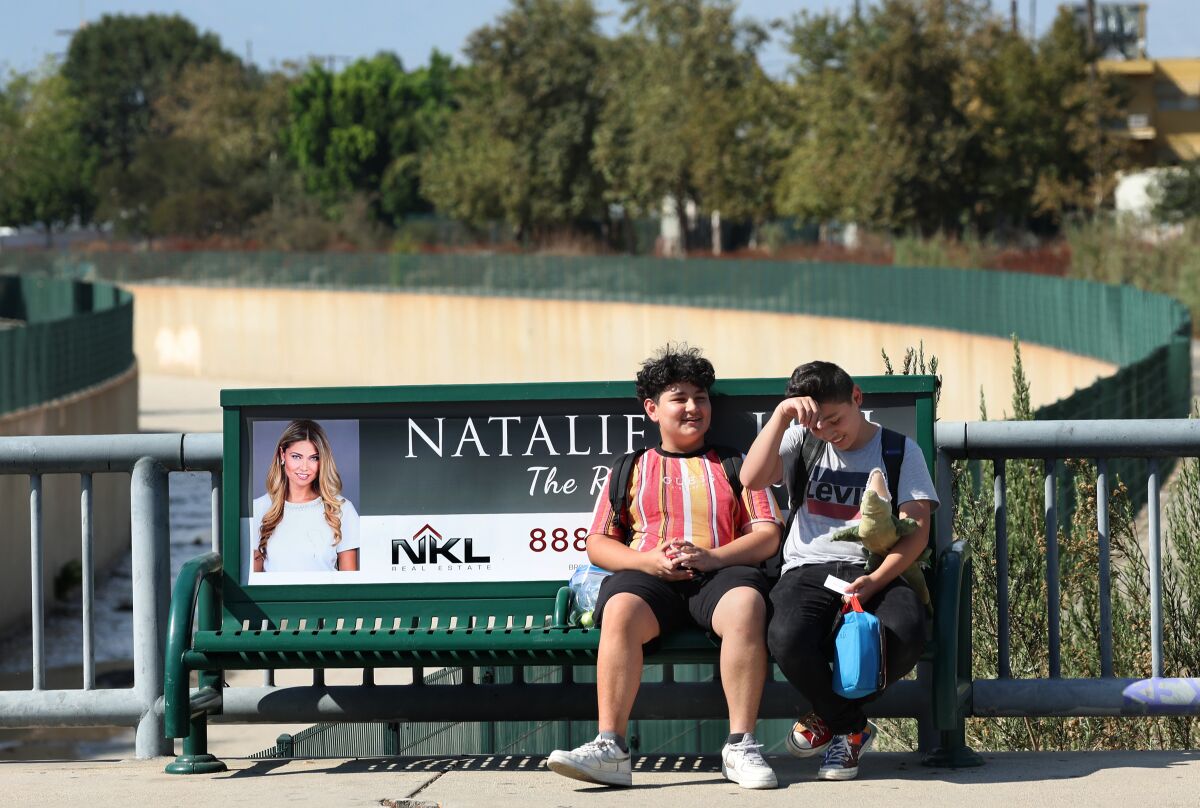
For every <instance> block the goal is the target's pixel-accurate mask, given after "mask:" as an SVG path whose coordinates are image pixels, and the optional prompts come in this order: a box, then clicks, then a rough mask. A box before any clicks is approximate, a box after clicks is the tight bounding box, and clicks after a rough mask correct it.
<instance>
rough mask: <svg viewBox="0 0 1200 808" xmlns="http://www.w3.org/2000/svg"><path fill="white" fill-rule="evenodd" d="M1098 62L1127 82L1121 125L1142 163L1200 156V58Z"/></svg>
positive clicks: (1142, 164) (1162, 162)
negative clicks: (1134, 142)
mask: <svg viewBox="0 0 1200 808" xmlns="http://www.w3.org/2000/svg"><path fill="white" fill-rule="evenodd" d="M1099 67H1100V70H1102V71H1104V72H1105V73H1110V74H1116V75H1119V76H1122V77H1124V78H1125V80H1126V81H1127V82H1128V87H1129V105H1128V108H1127V112H1126V119H1125V121H1124V122H1123V124H1124V126H1123V127H1122V129H1123V131H1125V132H1126V133H1128V135H1129V137H1131V138H1132V139H1133V140H1134V141H1136V142H1137V144H1138V147H1137V150H1136V152H1135V159H1136V160H1137V162H1138V164H1139V165H1141V166H1144V167H1150V166H1161V165H1174V164H1177V163H1180V162H1183V161H1185V160H1195V159H1200V58H1191V59H1145V58H1142V59H1120V60H1102V61H1101V62H1100V63H1099Z"/></svg>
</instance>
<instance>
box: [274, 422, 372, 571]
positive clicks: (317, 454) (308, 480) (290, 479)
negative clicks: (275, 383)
mask: <svg viewBox="0 0 1200 808" xmlns="http://www.w3.org/2000/svg"><path fill="white" fill-rule="evenodd" d="M253 513H254V514H255V515H256V516H257V515H258V514H262V522H261V524H260V526H259V531H258V546H257V547H256V548H255V550H254V571H255V572H329V571H333V570H340V571H346V570H357V569H358V547H359V533H358V511H356V510H355V509H354V505H353V504H352V503H351V502H350V500H348V499H346V498H345V497H343V496H342V478H341V477H340V476H339V475H338V471H337V464H336V463H335V462H334V460H333V451H332V450H331V449H330V446H329V438H328V437H327V436H326V435H325V430H323V429H322V428H321V426H320V424H318V423H317V422H316V421H309V420H299V421H292V422H291V423H290V424H288V425H287V428H286V429H284V430H283V434H282V435H280V437H279V442H278V443H277V444H276V446H275V453H274V455H273V456H272V459H271V467H270V469H269V470H268V471H267V493H265V494H263V495H262V496H261V497H259V498H257V499H256V500H254V504H253Z"/></svg>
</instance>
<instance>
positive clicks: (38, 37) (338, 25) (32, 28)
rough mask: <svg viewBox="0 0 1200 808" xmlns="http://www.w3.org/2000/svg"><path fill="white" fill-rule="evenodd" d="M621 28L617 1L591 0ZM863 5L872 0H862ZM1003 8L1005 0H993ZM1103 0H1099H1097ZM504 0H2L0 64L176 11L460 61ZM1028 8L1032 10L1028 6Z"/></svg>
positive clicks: (1154, 36)
mask: <svg viewBox="0 0 1200 808" xmlns="http://www.w3.org/2000/svg"><path fill="white" fill-rule="evenodd" d="M594 2H595V3H596V6H597V8H598V9H600V11H601V12H602V13H605V14H606V20H605V22H604V28H605V29H606V30H608V31H610V32H611V31H613V30H615V29H616V28H617V27H618V24H619V18H620V10H621V3H620V0H594ZM862 2H863V5H864V6H866V5H869V4H871V3H872V2H875V0H862ZM991 2H992V4H993V5H994V6H995V7H996V8H997V9H1001V10H1003V11H1004V13H1007V9H1008V8H1009V2H1010V0H991ZM1101 2H1103V0H1101ZM853 4H854V0H740V2H739V3H738V8H739V13H740V15H741V16H743V17H750V18H753V19H756V20H759V21H767V20H771V19H778V18H788V17H790V16H792V15H793V14H795V13H796V12H798V11H800V10H807V11H811V12H820V11H827V10H828V11H839V12H843V13H844V12H846V11H848V10H849V9H851V8H852V7H853ZM508 5H509V2H508V0H441V2H436V3H435V2H432V1H431V0H340V2H334V1H333V0H0V67H7V68H9V69H13V70H19V71H28V70H32V69H34V68H36V67H37V66H38V65H40V64H41V63H42V62H43V61H44V60H45V59H46V57H47V56H51V55H54V54H58V55H62V54H63V53H65V51H66V48H67V42H68V40H69V37H70V32H71V31H72V30H73V29H75V28H76V27H78V26H79V24H80V21H81V20H86V21H96V20H98V19H99V18H100V17H101V16H103V15H104V14H151V13H158V14H180V15H182V16H184V17H186V18H188V19H189V20H191V21H192V22H193V23H194V24H195V25H196V26H197V27H198V28H200V29H201V30H207V31H211V32H213V33H215V34H217V35H218V36H219V37H220V38H221V41H222V43H223V44H224V45H225V47H226V48H228V49H229V50H231V51H233V52H235V53H237V54H238V55H240V56H242V57H243V58H245V57H246V56H247V55H249V56H250V58H251V59H252V60H253V61H254V62H256V63H257V64H258V65H260V66H262V67H264V68H270V67H273V66H278V65H280V64H282V63H283V62H285V61H303V60H305V59H306V58H307V57H309V56H318V57H321V58H323V59H326V60H327V61H331V62H332V63H333V64H335V65H337V66H339V67H340V66H341V65H342V64H343V63H344V62H346V61H352V60H354V59H357V58H359V57H363V56H370V55H372V54H375V53H377V52H379V51H381V50H388V51H392V52H394V53H397V54H399V56H400V58H401V60H402V61H403V63H404V65H405V66H406V67H408V68H414V67H417V66H419V65H422V64H425V63H426V62H427V61H428V59H429V54H430V52H431V51H432V50H433V49H434V48H436V49H438V50H440V51H442V52H444V53H449V54H450V55H451V56H453V57H454V58H455V61H462V53H461V48H462V45H463V42H464V41H465V40H466V37H467V35H468V34H470V33H471V31H473V30H475V29H476V28H478V27H479V26H481V25H485V24H487V23H488V22H490V21H492V20H493V19H495V18H496V17H497V16H498V15H499V14H500V13H501V12H502V11H503V10H504V9H505V8H507V7H508ZM1018 7H1019V10H1018V14H1019V16H1020V20H1021V25H1022V26H1023V27H1025V28H1027V27H1028V25H1029V20H1030V17H1031V16H1033V18H1034V20H1035V21H1036V24H1037V29H1038V32H1039V34H1040V33H1042V32H1043V31H1044V30H1045V29H1046V28H1047V27H1049V25H1050V23H1051V21H1052V20H1053V19H1054V14H1055V12H1056V10H1057V7H1058V3H1057V2H1055V0H1041V2H1038V0H1018ZM1149 7H1150V11H1149V20H1148V22H1147V29H1148V32H1149V40H1148V50H1149V53H1150V55H1151V56H1152V57H1155V58H1160V59H1161V58H1169V57H1179V56H1195V57H1200V0H1149ZM1031 9H1032V15H1031ZM760 60H761V62H762V64H763V67H764V68H765V69H766V70H767V71H768V72H770V73H772V74H775V75H780V74H782V73H783V72H784V71H785V69H786V68H787V65H788V62H789V58H788V54H787V51H786V49H785V47H784V44H783V43H782V42H781V41H779V40H778V39H777V40H775V41H773V42H772V43H771V44H770V45H768V46H767V47H766V48H765V49H764V51H763V52H762V53H761V55H760Z"/></svg>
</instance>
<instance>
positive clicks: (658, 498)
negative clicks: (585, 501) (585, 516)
mask: <svg viewBox="0 0 1200 808" xmlns="http://www.w3.org/2000/svg"><path fill="white" fill-rule="evenodd" d="M611 482H612V475H611V474H610V475H609V480H608V482H606V483H605V484H604V490H603V491H601V492H600V498H599V499H598V500H596V508H595V511H594V512H593V516H592V529H591V532H592V533H602V534H604V535H606V536H611V537H613V538H616V539H621V540H622V541H624V540H625V535H626V532H625V531H624V530H622V528H621V525H622V524H623V525H625V526H626V527H627V528H628V529H629V531H628V535H629V536H630V537H631V538H630V540H629V546H630V547H632V548H634V549H635V550H641V551H642V552H649V551H650V550H654V549H656V548H657V547H659V546H660V545H661V544H662V543H664V542H667V543H669V542H672V541H676V540H679V539H683V540H686V541H690V542H691V543H692V544H695V545H697V546H698V547H704V548H707V549H712V548H714V547H722V546H724V545H726V544H729V543H730V542H731V541H733V540H734V539H736V538H737V537H738V536H742V535H745V534H746V533H749V532H750V530H751V528H752V526H753V525H754V523H756V522H774V523H776V524H779V525H782V524H783V520H781V519H780V518H779V507H778V506H777V505H776V504H775V498H774V497H773V496H772V495H771V492H770V491H769V490H764V491H751V490H750V489H748V488H746V489H743V490H742V495H741V496H740V497H737V498H735V497H734V496H733V489H732V488H731V487H730V485H729V478H728V477H727V476H726V475H725V469H724V467H722V465H721V458H720V456H719V455H718V454H717V452H716V450H714V449H706V450H703V451H701V452H696V453H692V454H686V455H677V454H673V453H671V452H666V451H664V450H662V449H648V450H647V451H645V452H643V453H642V455H641V457H639V458H638V460H637V463H635V464H634V467H633V469H632V470H631V471H630V475H629V494H630V495H629V508H628V510H627V512H626V513H624V514H615V513H613V508H612V504H611V503H610V502H609V497H608V486H609V484H610V483H611ZM618 520H620V521H618Z"/></svg>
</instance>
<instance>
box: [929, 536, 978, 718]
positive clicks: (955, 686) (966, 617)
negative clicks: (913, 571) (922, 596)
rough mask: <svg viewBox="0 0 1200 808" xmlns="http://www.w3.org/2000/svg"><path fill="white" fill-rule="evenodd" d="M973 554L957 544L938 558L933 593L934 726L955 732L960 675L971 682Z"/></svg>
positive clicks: (961, 543) (958, 704)
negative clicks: (971, 563) (934, 651)
mask: <svg viewBox="0 0 1200 808" xmlns="http://www.w3.org/2000/svg"><path fill="white" fill-rule="evenodd" d="M970 560H971V550H970V547H969V546H968V545H967V543H966V542H965V541H956V542H954V543H953V544H951V545H950V546H949V547H947V548H946V549H945V550H944V551H943V552H942V553H941V555H939V556H938V558H937V574H936V576H935V586H936V590H935V592H934V601H933V603H934V616H933V637H934V642H936V643H937V654H936V655H935V657H934V660H933V723H934V726H935V727H936V728H938V729H939V730H949V729H953V728H954V727H955V726H956V724H957V722H958V720H959V718H960V713H961V699H960V690H959V685H960V675H961V676H962V677H965V680H966V682H968V683H969V682H970V678H971V672H970V665H971V662H970V657H971V568H970Z"/></svg>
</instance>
